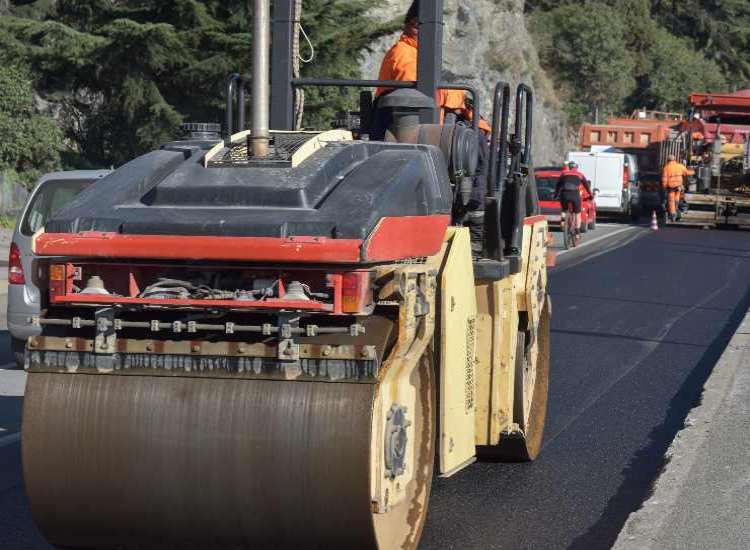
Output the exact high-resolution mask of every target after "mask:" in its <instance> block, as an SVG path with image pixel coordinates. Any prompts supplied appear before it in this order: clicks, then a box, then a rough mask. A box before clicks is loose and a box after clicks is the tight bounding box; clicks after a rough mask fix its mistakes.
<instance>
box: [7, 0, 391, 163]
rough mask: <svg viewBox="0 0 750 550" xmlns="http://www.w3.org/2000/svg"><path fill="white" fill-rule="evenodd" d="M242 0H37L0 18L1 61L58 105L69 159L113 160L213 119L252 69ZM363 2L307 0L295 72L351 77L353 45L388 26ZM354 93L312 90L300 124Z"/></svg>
mask: <svg viewBox="0 0 750 550" xmlns="http://www.w3.org/2000/svg"><path fill="white" fill-rule="evenodd" d="M248 5H249V3H248V2H246V1H244V0H242V1H241V0H229V1H219V0H202V1H200V0H131V1H128V2H118V1H115V0H56V1H53V0H37V1H36V2H30V3H25V4H24V5H23V6H21V5H18V6H16V7H11V8H10V15H3V16H2V17H0V60H1V59H2V58H3V57H4V56H5V57H9V58H18V59H26V60H28V62H29V64H30V66H31V69H32V74H34V75H35V76H36V82H35V85H36V88H37V90H38V91H39V93H40V94H42V95H43V96H44V97H45V98H47V99H50V100H51V101H53V102H56V103H57V104H59V105H60V106H61V108H62V111H63V112H62V117H61V119H62V121H63V122H64V130H65V134H66V136H67V137H68V138H69V139H70V140H71V142H72V143H74V144H75V147H74V149H75V150H76V151H77V152H78V155H79V157H80V158H79V159H78V160H77V161H76V160H75V159H74V162H73V164H81V165H99V166H108V165H111V164H114V165H119V164H121V163H123V162H126V161H127V160H129V159H131V158H133V157H134V156H136V155H138V154H141V153H143V152H146V151H148V150H151V149H153V148H155V147H157V146H158V145H160V144H161V143H164V142H165V141H168V140H169V139H172V138H174V137H175V136H176V135H177V127H178V125H179V123H180V122H182V121H205V122H221V121H223V118H224V98H223V94H224V81H225V77H226V75H228V74H229V73H231V72H241V73H242V74H246V75H249V73H250V69H251V67H250V58H251V55H250V48H251V44H252V41H251V36H250V33H249V32H248V31H249V29H250V17H251V15H250V14H249V13H248ZM368 6H369V3H368V2H366V1H365V0H306V1H305V3H304V11H303V22H304V26H305V29H306V30H307V32H308V34H309V35H310V37H311V39H312V41H313V44H314V46H315V52H316V55H315V60H314V62H313V63H311V64H309V65H306V66H304V69H303V76H311V75H315V76H330V77H357V76H359V74H358V69H357V67H358V64H359V63H358V61H359V59H358V58H359V55H360V52H361V50H362V48H363V47H366V46H367V45H368V44H369V43H370V42H371V41H372V40H374V39H375V38H376V37H378V36H380V35H382V34H383V33H385V32H388V31H389V30H391V27H390V26H388V25H375V24H373V23H372V22H371V21H369V20H368V19H367V18H366V17H363V16H362V13H363V12H364V11H365V10H366V8H367V7H368ZM355 98H356V94H354V93H352V92H351V91H348V92H346V93H343V94H342V93H339V91H337V90H330V89H328V90H316V91H309V92H308V96H307V105H306V114H307V116H306V119H305V124H306V125H310V126H313V127H325V126H327V125H328V124H329V121H330V120H331V119H332V118H333V116H334V115H335V113H336V112H337V111H338V110H340V109H342V108H343V107H345V106H353V105H354V99H355Z"/></svg>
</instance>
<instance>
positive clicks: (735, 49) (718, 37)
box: [653, 0, 750, 84]
mask: <svg viewBox="0 0 750 550" xmlns="http://www.w3.org/2000/svg"><path fill="white" fill-rule="evenodd" d="M653 8H654V13H655V15H656V17H658V19H659V21H661V22H662V23H663V24H664V25H665V26H666V28H668V29H669V30H670V31H671V32H672V34H674V35H676V36H678V37H685V38H688V39H690V40H691V41H692V43H693V45H694V47H695V48H696V49H698V50H700V51H702V52H703V53H704V54H705V56H706V57H707V58H708V59H711V60H713V61H715V62H716V63H718V65H719V66H720V67H721V68H722V70H723V71H724V73H725V74H726V75H727V76H729V77H731V79H732V80H734V81H735V82H738V83H740V84H744V83H746V82H748V81H750V3H748V2H747V0H681V1H680V2H676V1H672V0H669V1H665V0H653Z"/></svg>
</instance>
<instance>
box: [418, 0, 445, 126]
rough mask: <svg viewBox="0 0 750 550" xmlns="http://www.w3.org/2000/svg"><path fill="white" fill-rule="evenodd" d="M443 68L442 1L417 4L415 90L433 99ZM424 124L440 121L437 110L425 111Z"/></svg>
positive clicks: (422, 116)
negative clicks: (417, 39)
mask: <svg viewBox="0 0 750 550" xmlns="http://www.w3.org/2000/svg"><path fill="white" fill-rule="evenodd" d="M442 68H443V0H427V1H423V2H420V4H419V50H418V52H417V90H419V91H420V92H422V93H423V94H425V95H426V96H428V97H431V98H434V97H435V93H436V92H437V89H438V84H439V82H440V79H441V76H442ZM421 119H422V122H424V123H427V124H429V123H433V124H434V123H437V122H439V121H440V112H439V111H438V109H425V110H424V111H423V112H422V115H421Z"/></svg>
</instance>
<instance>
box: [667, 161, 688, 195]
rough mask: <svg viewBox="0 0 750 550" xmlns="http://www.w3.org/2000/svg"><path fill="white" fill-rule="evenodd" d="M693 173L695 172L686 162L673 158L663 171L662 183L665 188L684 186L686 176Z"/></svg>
mask: <svg viewBox="0 0 750 550" xmlns="http://www.w3.org/2000/svg"><path fill="white" fill-rule="evenodd" d="M693 174H695V172H694V171H693V170H690V169H688V168H687V167H686V166H685V165H684V164H680V163H679V162H677V161H676V160H671V161H669V162H668V163H667V165H666V166H665V167H664V170H663V171H662V173H661V185H662V187H664V189H677V188H679V187H682V184H683V179H684V178H685V177H686V176H692V175H693Z"/></svg>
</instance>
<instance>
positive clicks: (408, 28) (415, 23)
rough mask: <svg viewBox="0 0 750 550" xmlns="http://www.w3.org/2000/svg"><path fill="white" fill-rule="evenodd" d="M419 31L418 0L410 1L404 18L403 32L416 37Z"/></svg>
mask: <svg viewBox="0 0 750 550" xmlns="http://www.w3.org/2000/svg"><path fill="white" fill-rule="evenodd" d="M418 32H419V0H414V1H413V2H412V3H411V7H410V8H409V11H407V12H406V17H405V18H404V34H406V35H407V36H411V37H412V38H416V37H417V34H418Z"/></svg>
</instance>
